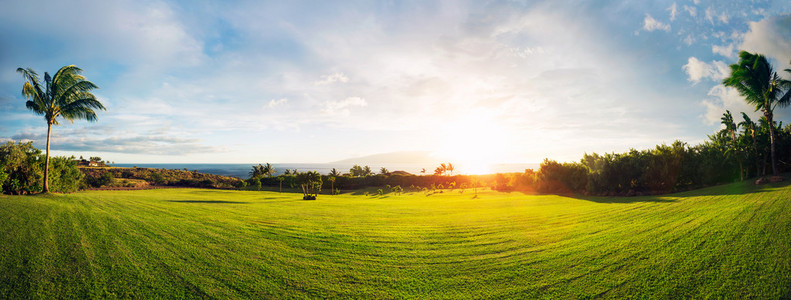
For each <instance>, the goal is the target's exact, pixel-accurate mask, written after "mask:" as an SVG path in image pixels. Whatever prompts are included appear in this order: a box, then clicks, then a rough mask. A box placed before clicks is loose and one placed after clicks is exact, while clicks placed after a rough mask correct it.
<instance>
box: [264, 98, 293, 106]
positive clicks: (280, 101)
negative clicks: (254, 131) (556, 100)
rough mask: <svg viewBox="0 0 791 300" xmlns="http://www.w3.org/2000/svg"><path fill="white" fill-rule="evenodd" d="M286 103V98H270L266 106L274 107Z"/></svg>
mask: <svg viewBox="0 0 791 300" xmlns="http://www.w3.org/2000/svg"><path fill="white" fill-rule="evenodd" d="M286 103H288V99H286V98H280V99H277V100H275V99H272V100H269V103H268V104H267V105H266V106H267V107H268V108H275V107H278V106H282V105H285V104H286Z"/></svg>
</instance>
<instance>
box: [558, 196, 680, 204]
mask: <svg viewBox="0 0 791 300" xmlns="http://www.w3.org/2000/svg"><path fill="white" fill-rule="evenodd" d="M665 196H666V195H663V196H636V197H622V196H613V197H601V196H570V197H571V198H574V199H579V200H585V201H591V202H596V203H621V204H623V203H636V202H654V203H673V202H678V200H676V199H669V198H666V197H665Z"/></svg>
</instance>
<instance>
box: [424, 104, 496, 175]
mask: <svg viewBox="0 0 791 300" xmlns="http://www.w3.org/2000/svg"><path fill="white" fill-rule="evenodd" d="M443 140H444V143H443V146H442V147H441V150H440V151H438V152H437V154H436V156H437V157H439V158H442V159H445V160H448V161H449V162H450V163H453V164H454V165H455V166H456V170H455V171H454V174H489V173H492V171H494V170H493V165H494V164H496V163H503V162H504V161H503V159H505V155H506V153H507V151H508V149H509V148H510V143H509V140H508V135H507V132H506V130H505V128H504V127H503V126H502V124H501V123H500V122H498V121H497V120H496V119H494V118H491V117H487V116H483V115H479V114H473V113H470V114H468V115H466V116H465V117H464V118H460V119H458V120H456V121H454V122H452V123H450V124H448V126H446V127H445V130H444V131H443Z"/></svg>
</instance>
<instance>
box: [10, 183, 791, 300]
mask: <svg viewBox="0 0 791 300" xmlns="http://www.w3.org/2000/svg"><path fill="white" fill-rule="evenodd" d="M789 232H791V186H786V185H777V186H768V187H764V188H756V187H753V186H751V185H749V184H747V183H742V184H732V185H725V186H718V187H713V188H707V189H703V190H697V191H691V192H687V193H682V194H674V195H667V196H656V197H636V198H569V197H561V196H534V195H523V194H520V193H510V194H509V193H498V192H491V191H487V192H482V193H480V195H479V198H478V199H473V193H472V191H471V190H467V191H465V192H464V193H463V194H460V193H459V192H458V190H456V191H452V192H450V191H445V192H444V193H441V194H434V195H430V196H426V195H425V194H423V193H414V194H404V195H401V196H395V195H389V196H388V195H386V196H382V197H379V196H362V195H340V196H325V195H322V196H320V197H319V200H317V201H303V200H301V194H288V193H283V194H280V193H276V192H252V191H223V190H200V189H161V190H145V191H92V192H79V193H75V194H68V195H47V196H0V237H1V238H0V242H1V243H0V253H2V255H1V256H0V298H28V297H35V298H55V297H69V298H89V297H90V298H96V297H101V298H105V297H135V298H162V297H167V298H179V297H183V298H277V299H282V298H451V299H459V298H534V297H541V298H558V297H560V298H585V297H597V296H601V297H617V298H622V297H627V296H638V297H647V296H650V297H651V298H679V297H694V298H703V297H717V298H762V299H766V298H787V297H791V249H790V248H789V247H791V234H789Z"/></svg>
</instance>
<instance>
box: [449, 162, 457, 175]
mask: <svg viewBox="0 0 791 300" xmlns="http://www.w3.org/2000/svg"><path fill="white" fill-rule="evenodd" d="M455 169H456V167H454V166H453V164H452V163H448V167H447V170H448V172H450V176H453V170H455Z"/></svg>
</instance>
